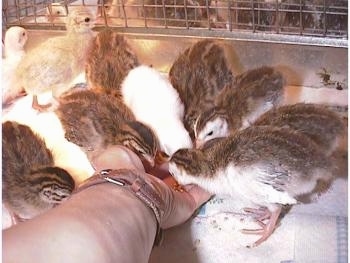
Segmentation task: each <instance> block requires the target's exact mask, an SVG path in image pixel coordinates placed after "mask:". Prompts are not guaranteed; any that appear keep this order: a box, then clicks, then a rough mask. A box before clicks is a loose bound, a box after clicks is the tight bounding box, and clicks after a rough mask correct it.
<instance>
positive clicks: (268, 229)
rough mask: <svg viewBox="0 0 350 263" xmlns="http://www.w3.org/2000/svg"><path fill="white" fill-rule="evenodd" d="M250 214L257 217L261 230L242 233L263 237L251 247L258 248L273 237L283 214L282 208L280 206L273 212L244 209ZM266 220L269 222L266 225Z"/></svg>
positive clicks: (262, 209)
mask: <svg viewBox="0 0 350 263" xmlns="http://www.w3.org/2000/svg"><path fill="white" fill-rule="evenodd" d="M244 210H245V211H246V212H248V213H252V214H254V215H255V219H256V222H257V223H258V224H259V225H260V226H261V228H260V229H243V230H242V233H244V234H253V235H261V237H260V238H259V239H258V240H257V241H255V242H254V243H253V244H252V245H250V246H249V247H256V246H258V245H260V244H261V243H262V242H264V241H265V240H266V239H268V238H269V236H271V234H272V233H273V231H274V230H275V227H276V224H277V221H278V218H279V215H280V213H281V206H279V207H278V208H277V209H276V210H275V211H273V212H271V211H270V210H269V209H268V208H266V207H265V208H259V209H253V208H246V209H244ZM265 220H268V221H267V222H266V223H265V222H264V221H265Z"/></svg>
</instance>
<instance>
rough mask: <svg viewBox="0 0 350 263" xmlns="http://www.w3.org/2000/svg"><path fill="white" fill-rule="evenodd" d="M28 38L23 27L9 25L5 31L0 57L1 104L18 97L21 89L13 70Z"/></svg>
mask: <svg viewBox="0 0 350 263" xmlns="http://www.w3.org/2000/svg"><path fill="white" fill-rule="evenodd" d="M27 40H28V32H27V30H25V29H24V28H23V27H19V26H13V27H10V28H9V29H8V30H7V31H6V33H5V45H4V55H5V57H4V58H3V59H2V68H1V70H2V83H1V84H2V104H3V105H6V104H9V103H10V101H11V100H13V99H14V98H16V97H18V96H19V95H20V94H21V92H23V89H22V87H21V85H18V83H16V79H15V76H14V75H15V71H16V68H17V66H18V64H19V63H20V61H21V59H22V58H23V56H24V55H25V50H24V46H25V44H26V43H27Z"/></svg>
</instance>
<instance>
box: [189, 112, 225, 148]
mask: <svg viewBox="0 0 350 263" xmlns="http://www.w3.org/2000/svg"><path fill="white" fill-rule="evenodd" d="M194 131H195V147H196V148H200V147H202V146H203V145H204V143H205V142H207V141H209V140H212V139H215V138H218V137H226V136H228V135H229V128H228V122H227V120H226V119H225V118H224V117H222V116H220V115H219V114H217V112H216V111H215V109H211V110H209V111H207V112H204V113H203V114H201V115H200V116H199V117H198V119H197V121H196V124H195V130H194Z"/></svg>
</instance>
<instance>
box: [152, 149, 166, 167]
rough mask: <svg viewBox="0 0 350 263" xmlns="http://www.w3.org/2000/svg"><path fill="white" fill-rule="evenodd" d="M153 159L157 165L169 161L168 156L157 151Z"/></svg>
mask: <svg viewBox="0 0 350 263" xmlns="http://www.w3.org/2000/svg"><path fill="white" fill-rule="evenodd" d="M154 159H155V163H156V164H157V165H162V164H164V163H166V162H168V161H169V160H170V156H169V155H167V154H166V153H165V152H163V151H157V153H156V156H155V158H154Z"/></svg>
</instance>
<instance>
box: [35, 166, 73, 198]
mask: <svg viewBox="0 0 350 263" xmlns="http://www.w3.org/2000/svg"><path fill="white" fill-rule="evenodd" d="M30 184H31V185H33V186H34V187H38V189H39V196H40V197H41V199H42V200H43V201H44V202H46V203H51V204H59V203H61V202H62V201H64V200H66V199H67V198H68V197H69V196H70V195H71V193H72V191H73V190H74V187H75V182H74V179H73V178H72V176H71V175H70V174H69V173H68V172H67V171H66V170H64V169H62V168H59V167H44V168H39V169H37V170H35V171H32V172H31V177H30Z"/></svg>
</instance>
